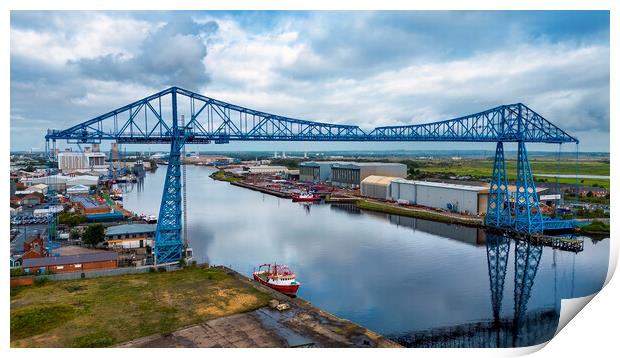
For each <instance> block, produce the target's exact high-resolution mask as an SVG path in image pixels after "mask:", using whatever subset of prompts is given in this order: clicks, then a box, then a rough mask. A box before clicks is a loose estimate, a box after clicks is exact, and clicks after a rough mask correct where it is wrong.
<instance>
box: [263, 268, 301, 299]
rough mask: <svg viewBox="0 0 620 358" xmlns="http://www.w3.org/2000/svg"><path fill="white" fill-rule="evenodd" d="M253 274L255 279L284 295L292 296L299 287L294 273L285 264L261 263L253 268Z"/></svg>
mask: <svg viewBox="0 0 620 358" xmlns="http://www.w3.org/2000/svg"><path fill="white" fill-rule="evenodd" d="M253 276H254V279H255V280H256V281H258V282H260V283H262V284H263V285H265V286H267V287H271V288H273V289H274V290H276V291H279V292H281V293H283V294H285V295H289V296H293V297H294V296H295V295H296V294H297V290H298V289H299V282H298V281H297V280H296V279H295V273H294V272H293V271H292V270H291V269H290V268H289V267H288V266H286V265H276V264H263V265H260V266H258V270H254V273H253Z"/></svg>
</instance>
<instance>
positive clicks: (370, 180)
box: [361, 175, 489, 215]
mask: <svg viewBox="0 0 620 358" xmlns="http://www.w3.org/2000/svg"><path fill="white" fill-rule="evenodd" d="M361 194H362V195H363V196H366V197H370V198H375V199H381V200H392V201H398V202H399V203H403V204H412V205H421V206H427V207H430V208H438V209H444V210H449V211H453V212H459V213H463V214H470V215H478V214H483V213H486V209H487V202H488V198H489V188H488V187H486V186H472V185H460V184H448V183H436V182H427V181H414V180H405V179H402V178H394V177H384V176H376V175H371V176H368V177H366V178H365V179H364V180H362V184H361Z"/></svg>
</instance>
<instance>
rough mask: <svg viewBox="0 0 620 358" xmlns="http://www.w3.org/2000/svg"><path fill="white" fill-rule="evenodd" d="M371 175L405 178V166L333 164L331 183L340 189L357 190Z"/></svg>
mask: <svg viewBox="0 0 620 358" xmlns="http://www.w3.org/2000/svg"><path fill="white" fill-rule="evenodd" d="M371 175H379V176H390V177H396V178H405V177H406V176H407V166H406V165H405V164H401V163H356V162H350V163H335V164H334V165H332V173H331V182H332V184H334V185H337V186H341V187H350V188H357V187H359V186H360V184H361V182H362V180H364V179H366V178H367V177H369V176H371Z"/></svg>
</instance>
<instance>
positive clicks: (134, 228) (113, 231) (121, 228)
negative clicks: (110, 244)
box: [105, 224, 157, 236]
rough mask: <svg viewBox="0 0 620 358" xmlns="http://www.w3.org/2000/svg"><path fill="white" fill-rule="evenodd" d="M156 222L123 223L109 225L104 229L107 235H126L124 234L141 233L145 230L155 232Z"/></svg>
mask: <svg viewBox="0 0 620 358" xmlns="http://www.w3.org/2000/svg"><path fill="white" fill-rule="evenodd" d="M156 229H157V224H125V225H117V226H110V227H109V228H107V229H106V232H105V234H106V235H107V236H112V235H126V234H142V233H145V232H155V230H156Z"/></svg>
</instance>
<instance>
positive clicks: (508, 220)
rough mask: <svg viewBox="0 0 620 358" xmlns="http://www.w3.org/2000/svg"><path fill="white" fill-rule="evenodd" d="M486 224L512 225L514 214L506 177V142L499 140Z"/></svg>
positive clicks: (500, 226) (499, 226)
mask: <svg viewBox="0 0 620 358" xmlns="http://www.w3.org/2000/svg"><path fill="white" fill-rule="evenodd" d="M485 221H486V224H487V225H489V226H493V227H498V228H503V227H511V226H512V214H511V211H510V192H509V190H508V179H507V177H506V161H505V160H504V143H502V142H497V149H496V150H495V164H494V166H493V175H492V177H491V183H490V188H489V200H488V202H487V215H486V217H485Z"/></svg>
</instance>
